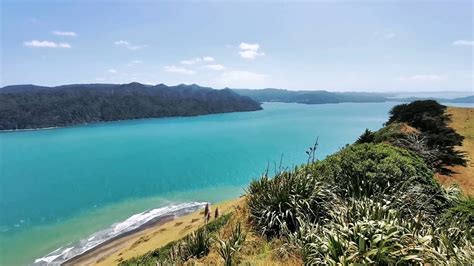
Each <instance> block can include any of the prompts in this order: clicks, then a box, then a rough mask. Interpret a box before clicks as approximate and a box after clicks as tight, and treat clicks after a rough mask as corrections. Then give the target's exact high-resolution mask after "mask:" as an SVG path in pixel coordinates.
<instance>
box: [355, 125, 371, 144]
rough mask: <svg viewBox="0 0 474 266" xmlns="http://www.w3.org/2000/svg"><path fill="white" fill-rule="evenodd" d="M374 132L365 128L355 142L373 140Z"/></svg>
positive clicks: (360, 142)
mask: <svg viewBox="0 0 474 266" xmlns="http://www.w3.org/2000/svg"><path fill="white" fill-rule="evenodd" d="M374 136H375V135H374V132H373V131H370V130H369V129H368V128H367V129H365V131H364V133H362V135H360V136H359V138H358V139H357V140H356V142H355V143H356V144H362V143H372V142H374Z"/></svg>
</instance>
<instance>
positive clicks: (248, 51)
mask: <svg viewBox="0 0 474 266" xmlns="http://www.w3.org/2000/svg"><path fill="white" fill-rule="evenodd" d="M239 49H240V51H239V54H240V56H241V57H242V58H245V59H255V58H256V57H257V56H264V55H265V53H264V52H258V50H259V49H260V45H259V44H258V43H253V44H252V43H245V42H243V43H240V45H239Z"/></svg>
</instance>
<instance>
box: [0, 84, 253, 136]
mask: <svg viewBox="0 0 474 266" xmlns="http://www.w3.org/2000/svg"><path fill="white" fill-rule="evenodd" d="M254 110H261V107H260V104H259V103H257V102H255V101H253V100H251V99H250V98H248V97H244V96H240V95H238V94H236V93H234V92H233V91H231V90H230V89H224V90H213V89H210V88H205V87H200V86H197V85H178V86H172V87H168V86H166V85H163V84H160V85H156V86H147V85H143V84H140V83H130V84H122V85H114V84H78V85H67V86H58V87H39V86H33V85H18V86H9V87H6V88H2V89H1V90H0V130H6V129H27V128H44V127H55V126H66V125H76V124H84V123H93V122H102V121H116V120H125V119H138V118H152V117H153V118H155V117H171V116H194V115H202V114H213V113H226V112H235V111H254Z"/></svg>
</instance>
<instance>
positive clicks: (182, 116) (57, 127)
mask: <svg viewBox="0 0 474 266" xmlns="http://www.w3.org/2000/svg"><path fill="white" fill-rule="evenodd" d="M262 110H263V107H262V106H261V105H260V109H258V110H243V111H229V112H220V113H208V114H197V115H177V116H162V117H141V118H131V119H117V120H107V121H92V122H85V123H78V124H70V125H62V126H51V127H35V128H21V129H1V130H0V134H1V133H9V132H29V131H40V130H52V129H61V128H73V127H80V126H87V125H98V124H108V123H115V122H124V121H141V120H148V119H170V118H187V117H198V116H208V115H220V114H231V113H245V112H258V111H262Z"/></svg>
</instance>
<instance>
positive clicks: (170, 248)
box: [119, 213, 245, 266]
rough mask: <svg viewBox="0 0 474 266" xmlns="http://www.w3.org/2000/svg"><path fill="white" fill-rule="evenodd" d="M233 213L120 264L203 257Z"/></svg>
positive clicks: (167, 262)
mask: <svg viewBox="0 0 474 266" xmlns="http://www.w3.org/2000/svg"><path fill="white" fill-rule="evenodd" d="M231 216H232V213H228V214H225V215H222V216H221V217H219V218H217V219H215V220H213V221H211V222H209V223H208V224H206V225H204V226H203V227H201V228H199V229H198V230H197V231H196V232H193V233H191V234H189V235H187V236H185V237H184V238H183V239H180V240H177V241H173V242H170V243H168V244H167V245H165V246H163V247H161V248H158V249H156V250H153V251H151V252H149V253H147V254H145V255H143V256H140V257H137V258H132V259H130V260H127V261H123V262H121V263H120V264H119V265H121V266H125V265H150V266H151V265H157V263H160V264H163V265H173V264H182V263H184V262H186V261H187V260H189V259H191V258H201V257H203V256H206V255H207V254H208V253H209V249H210V247H211V245H212V244H213V242H214V240H215V239H216V233H217V232H218V231H219V230H220V229H221V228H222V227H224V226H225V225H226V224H227V223H228V222H229V220H230V218H231ZM244 238H245V237H244Z"/></svg>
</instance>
